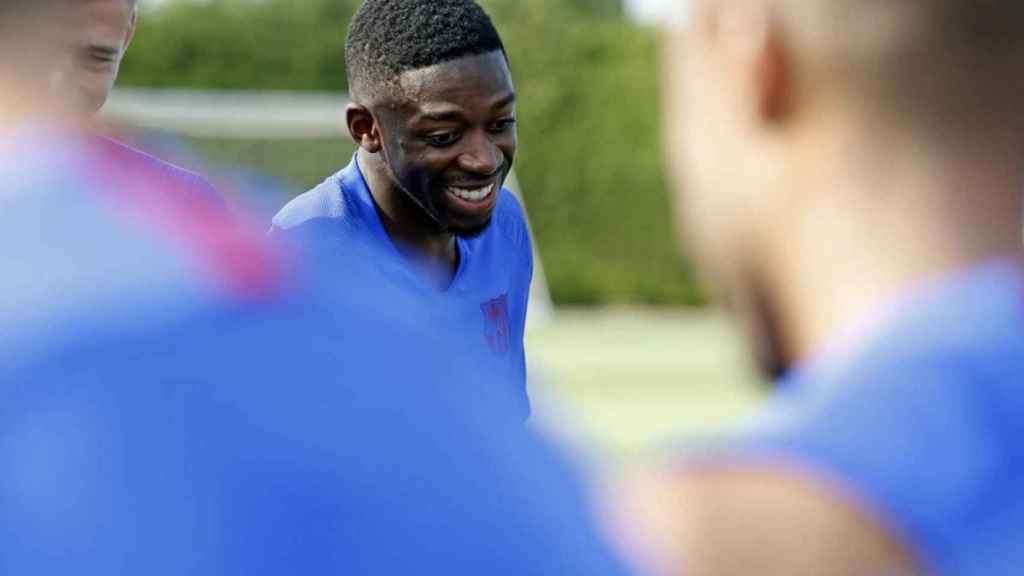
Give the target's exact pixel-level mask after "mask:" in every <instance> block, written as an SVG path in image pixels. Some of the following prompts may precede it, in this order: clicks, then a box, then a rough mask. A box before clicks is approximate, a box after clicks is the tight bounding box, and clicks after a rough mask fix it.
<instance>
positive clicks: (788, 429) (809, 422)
mask: <svg viewBox="0 0 1024 576" xmlns="http://www.w3.org/2000/svg"><path fill="white" fill-rule="evenodd" d="M1022 278H1024V274H1022V270H1021V269H1020V267H1019V266H1018V265H1016V264H1013V263H994V264H992V265H990V266H988V267H983V268H980V269H976V270H973V271H970V272H968V273H965V274H963V275H961V276H960V277H957V278H953V279H949V280H947V281H945V282H943V283H941V284H939V285H935V286H930V287H928V288H926V289H923V290H921V291H919V292H917V293H915V294H913V295H912V297H911V298H910V299H908V300H907V301H906V302H904V303H903V304H902V305H900V306H897V307H895V308H894V309H893V310H891V311H890V314H889V315H888V316H887V320H886V321H883V322H882V323H881V324H882V325H883V326H884V327H883V329H882V330H881V331H880V332H878V333H876V334H875V336H874V337H872V338H863V334H861V337H860V338H858V339H857V340H858V341H859V343H860V345H859V346H855V347H846V348H845V349H837V350H833V351H832V352H831V353H829V354H826V355H824V356H823V357H821V358H819V359H818V361H816V362H814V363H813V364H810V365H808V366H806V367H804V368H803V369H801V370H800V371H798V372H796V373H794V374H793V375H792V376H791V377H790V378H788V379H787V380H786V381H785V382H784V383H783V384H782V388H781V390H780V392H779V394H778V395H777V397H776V399H775V400H774V403H773V405H772V406H771V407H770V409H769V411H768V412H767V414H766V417H765V419H764V420H763V421H761V422H760V426H759V427H758V428H757V429H756V432H755V433H754V434H752V435H751V437H750V438H751V439H750V440H749V443H748V446H747V449H749V450H750V451H752V453H753V454H754V455H757V456H759V457H768V458H769V459H776V461H777V462H781V463H783V464H784V465H786V464H789V465H793V466H795V467H796V469H798V470H800V469H803V470H804V471H805V472H810V473H811V474H812V475H816V476H818V477H824V478H826V479H828V480H829V481H832V482H835V487H836V488H837V493H839V494H852V495H854V497H855V498H856V499H857V500H858V502H859V503H863V504H865V505H866V506H867V507H868V512H869V513H870V514H872V515H874V516H875V517H876V518H877V519H878V520H879V521H880V522H881V523H882V524H883V525H885V526H887V527H890V528H891V529H892V530H893V531H894V532H895V534H896V535H897V536H898V537H900V538H901V539H902V540H903V542H904V543H905V544H906V545H908V546H909V547H910V549H911V551H913V552H915V553H917V555H918V556H919V557H920V558H921V559H922V561H923V562H924V563H925V565H926V567H927V569H928V570H929V572H928V573H936V574H944V575H949V576H954V575H956V576H972V575H977V576H983V575H984V576H994V575H999V574H1019V573H1020V572H1021V570H1022V568H1021V567H1022V566H1024V442H1022V438H1024V389H1022V387H1021V385H1022V384H1024V283H1022Z"/></svg>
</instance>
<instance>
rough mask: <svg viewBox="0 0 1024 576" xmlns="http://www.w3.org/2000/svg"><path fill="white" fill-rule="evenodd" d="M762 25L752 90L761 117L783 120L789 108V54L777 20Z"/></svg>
mask: <svg viewBox="0 0 1024 576" xmlns="http://www.w3.org/2000/svg"><path fill="white" fill-rule="evenodd" d="M765 25H766V29H765V33H764V36H763V37H762V41H761V45H760V47H759V48H758V56H757V60H756V63H755V74H756V76H757V77H756V80H755V90H757V96H758V108H759V110H758V111H759V113H760V115H761V118H762V119H764V120H765V121H766V122H770V123H773V124H775V123H778V122H781V121H783V120H785V119H786V117H787V116H788V115H789V113H790V112H791V108H790V105H791V104H792V101H791V98H792V86H791V84H790V82H791V74H790V60H789V58H790V56H789V54H788V52H787V50H786V46H785V43H784V42H783V39H782V31H781V30H780V29H779V27H778V26H777V24H776V23H775V22H774V21H771V20H769V21H768V22H766V23H765Z"/></svg>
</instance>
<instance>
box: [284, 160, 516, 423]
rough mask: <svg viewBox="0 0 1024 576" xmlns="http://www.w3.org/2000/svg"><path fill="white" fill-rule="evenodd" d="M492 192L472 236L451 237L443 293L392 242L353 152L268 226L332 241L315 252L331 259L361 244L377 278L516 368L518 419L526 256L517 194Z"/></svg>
mask: <svg viewBox="0 0 1024 576" xmlns="http://www.w3.org/2000/svg"><path fill="white" fill-rule="evenodd" d="M500 194H501V195H500V197H499V200H498V205H497V207H496V208H495V211H494V218H493V221H492V223H491V225H490V226H488V228H487V229H486V230H485V231H484V232H483V233H482V234H480V235H479V236H476V237H474V238H461V237H459V238H457V242H458V247H459V268H458V271H457V272H456V273H455V277H454V279H453V280H452V283H451V286H450V287H449V288H448V290H447V291H446V292H444V293H439V292H438V291H437V290H436V288H434V287H432V286H428V284H427V282H426V280H425V279H424V278H421V277H420V273H419V272H418V271H417V270H415V269H414V268H413V266H411V265H410V263H409V262H408V260H407V259H406V257H404V256H403V255H402V254H401V253H400V252H399V251H398V249H397V248H396V247H395V245H394V244H393V243H392V241H391V238H390V236H388V233H387V231H386V230H385V229H384V225H383V223H382V222H381V219H380V215H379V214H378V212H377V208H376V204H375V203H374V200H373V197H372V195H371V194H370V190H369V187H368V186H367V184H366V180H365V179H364V178H363V175H362V172H361V171H360V168H359V164H358V162H357V161H356V159H355V157H353V159H352V162H351V163H350V164H349V165H348V167H346V168H345V169H344V170H342V171H341V172H339V173H337V174H335V175H334V176H331V177H330V178H328V179H327V180H326V181H324V182H323V183H322V184H320V185H319V186H317V187H316V188H314V189H313V190H310V191H309V192H307V193H305V194H303V195H302V196H299V197H298V198H296V199H294V200H293V201H292V202H290V203H289V204H288V205H287V206H285V207H284V208H283V209H282V210H281V211H280V212H279V213H278V214H277V216H276V217H275V218H274V224H273V228H272V231H273V232H274V233H277V234H280V233H282V232H285V233H287V235H289V236H292V237H296V236H300V237H301V236H306V235H308V234H310V233H311V232H313V233H315V234H316V235H317V236H318V237H319V239H320V240H321V242H320V243H321V244H323V245H325V246H333V249H332V250H331V251H330V252H329V253H327V254H325V255H324V256H323V257H324V258H326V259H327V262H325V264H327V265H333V266H348V262H349V261H350V260H351V258H352V255H351V252H352V251H353V250H355V251H357V252H366V246H367V245H369V247H370V251H371V253H373V255H374V257H375V258H376V261H375V262H374V266H376V267H377V268H378V269H379V271H380V275H381V277H382V278H387V279H388V283H389V284H391V285H395V286H401V287H403V289H404V290H406V291H409V292H412V293H419V294H420V295H427V296H429V298H428V299H427V300H425V301H424V305H425V306H426V307H428V308H436V309H440V310H443V312H444V314H446V315H447V316H448V320H447V322H448V323H454V324H457V325H458V326H460V327H461V328H460V329H459V330H460V332H462V333H463V334H464V336H465V341H466V342H470V344H468V345H470V346H475V345H476V344H477V343H483V344H486V346H487V348H488V349H489V350H490V353H491V354H492V355H493V356H495V357H496V358H499V359H501V360H502V361H503V362H505V363H507V364H508V365H509V367H510V368H511V369H512V370H513V371H514V373H515V374H516V377H515V378H514V379H513V380H511V381H510V382H509V385H511V386H513V387H514V389H515V391H516V396H515V397H514V399H513V401H514V402H515V405H516V408H517V409H518V410H519V411H520V413H521V414H522V416H523V418H525V417H527V416H528V414H529V411H530V404H529V399H528V397H527V392H526V359H525V353H524V349H523V333H524V329H525V326H526V308H527V302H528V298H529V295H530V282H531V280H532V278H533V255H532V250H531V246H530V235H529V231H528V229H527V225H526V221H525V219H524V217H523V210H522V207H521V206H520V205H519V201H518V200H516V198H515V196H513V195H512V193H511V192H509V191H508V190H502V191H501V192H500Z"/></svg>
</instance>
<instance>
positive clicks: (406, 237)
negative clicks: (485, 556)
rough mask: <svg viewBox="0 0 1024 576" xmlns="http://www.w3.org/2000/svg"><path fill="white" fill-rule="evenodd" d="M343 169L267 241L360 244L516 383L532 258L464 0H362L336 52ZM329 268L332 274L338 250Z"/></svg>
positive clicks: (492, 83)
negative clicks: (342, 92) (320, 239)
mask: <svg viewBox="0 0 1024 576" xmlns="http://www.w3.org/2000/svg"><path fill="white" fill-rule="evenodd" d="M346 60H347V64H348V75H349V89H350V92H351V97H352V104H351V105H350V106H349V108H348V110H347V123H348V130H349V133H350V135H351V136H352V139H353V140H354V141H355V142H356V144H357V145H358V147H359V148H358V151H357V152H356V154H355V157H354V158H353V159H352V162H351V164H349V165H348V167H346V168H345V169H344V170H342V171H341V172H339V173H337V174H335V175H334V176H331V177H330V178H328V179H327V180H326V181H325V182H324V183H323V184H321V185H320V186H318V187H317V188H315V189H313V190H311V191H310V192H308V193H306V194H304V195H302V196H300V197H299V198H296V199H295V200H294V201H292V202H291V203H290V204H288V205H287V206H286V207H285V208H284V209H283V210H282V211H281V212H280V213H279V214H278V215H277V217H275V218H274V225H273V232H275V233H282V232H288V233H290V234H300V235H301V234H305V233H308V232H312V231H317V232H318V233H323V234H326V235H330V236H333V237H334V238H335V240H336V243H337V244H338V245H341V246H352V245H353V244H366V243H369V244H371V245H374V246H376V247H377V248H378V250H377V254H378V255H379V258H378V260H379V262H378V265H379V266H380V267H382V268H383V269H385V270H387V271H388V273H389V274H390V277H391V278H392V279H393V280H394V281H395V282H397V283H399V284H401V285H404V286H406V287H407V288H409V289H411V290H414V291H419V292H421V293H426V294H430V295H431V296H432V297H436V298H435V299H434V301H435V302H436V303H437V306H438V309H439V310H442V311H443V313H444V314H449V315H453V316H455V317H456V319H457V320H458V321H460V322H462V323H463V325H464V326H465V327H466V330H467V332H468V333H469V334H470V335H471V340H470V341H471V342H476V343H477V344H485V345H487V346H488V347H489V348H490V351H491V353H493V354H495V355H498V356H501V357H505V358H507V361H508V366H509V367H510V369H511V370H512V371H513V373H515V374H517V375H518V376H517V378H516V381H517V382H518V383H519V386H520V389H519V390H516V391H515V392H514V393H515V395H516V398H517V400H516V402H518V403H519V404H520V410H521V411H522V414H523V415H524V416H525V415H527V414H528V413H529V402H528V400H527V397H526V392H525V378H526V376H525V372H526V371H525V358H524V351H523V330H524V325H525V319H526V307H527V299H528V294H529V287H530V281H531V277H532V274H533V259H532V254H531V248H530V238H529V233H528V231H527V227H526V223H525V220H524V218H523V212H522V208H521V207H520V205H519V203H518V201H517V200H516V198H515V197H514V196H513V195H512V194H511V193H510V192H508V191H507V190H505V189H503V188H502V185H503V184H504V182H505V179H506V178H507V177H508V174H509V171H510V170H511V168H512V161H513V158H514V157H515V151H516V126H515V122H516V108H515V100H516V94H515V91H514V88H513V85H512V76H511V73H510V71H509V63H508V59H507V57H506V54H505V50H504V47H503V45H502V42H501V38H500V37H499V35H498V32H497V30H495V28H494V25H493V23H492V22H491V20H490V18H489V17H488V16H487V14H486V13H485V12H484V10H483V9H482V8H481V7H480V6H479V5H477V4H476V3H475V2H473V1H472V0H367V1H366V2H364V3H363V5H362V7H361V8H360V9H359V11H358V13H357V14H356V16H355V18H354V19H353V21H352V23H351V26H350V28H349V36H348V43H347V47H346ZM328 257H331V258H335V259H336V260H337V266H345V258H346V257H347V256H346V253H345V252H334V253H332V254H330V255H329V256H328Z"/></svg>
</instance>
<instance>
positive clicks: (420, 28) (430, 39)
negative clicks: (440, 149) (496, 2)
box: [345, 0, 505, 97]
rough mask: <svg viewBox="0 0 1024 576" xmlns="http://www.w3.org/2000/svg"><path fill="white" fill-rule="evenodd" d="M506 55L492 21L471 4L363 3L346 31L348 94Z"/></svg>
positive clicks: (462, 0)
mask: <svg viewBox="0 0 1024 576" xmlns="http://www.w3.org/2000/svg"><path fill="white" fill-rule="evenodd" d="M499 50H500V51H501V52H502V53H504V52H505V46H504V45H503V44H502V42H501V37H500V36H499V35H498V31H497V29H495V27H494V23H493V22H492V21H491V17H490V16H488V15H487V12H485V11H484V9H483V8H482V7H481V6H480V5H479V4H477V3H476V2H474V1H473V0H365V1H364V2H363V4H362V6H360V7H359V10H358V11H357V12H356V15H355V17H354V18H353V19H352V23H351V24H350V25H349V28H348V40H347V42H346V45H345V64H346V66H347V69H348V82H349V91H350V92H352V94H353V95H354V96H357V97H358V95H359V94H358V93H362V94H365V93H366V92H367V91H375V89H376V88H379V87H383V86H392V87H393V86H394V84H395V83H396V82H397V80H398V78H399V76H401V74H402V73H403V72H408V71H410V70H419V69H421V68H427V67H430V66H435V65H437V64H443V63H445V62H450V61H452V60H458V59H460V58H466V57H470V56H478V55H480V54H486V53H489V52H494V51H499Z"/></svg>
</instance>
